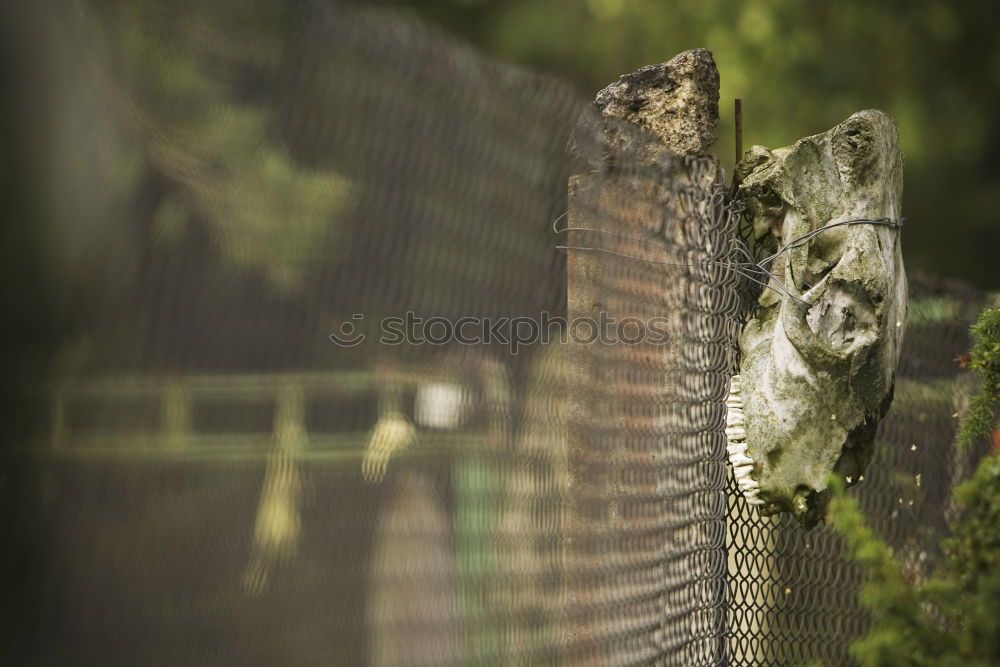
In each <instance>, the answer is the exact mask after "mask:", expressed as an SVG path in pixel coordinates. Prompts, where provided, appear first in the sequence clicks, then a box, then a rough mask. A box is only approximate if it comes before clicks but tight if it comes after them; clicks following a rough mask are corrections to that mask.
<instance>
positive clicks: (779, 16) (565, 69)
mask: <svg viewBox="0 0 1000 667" xmlns="http://www.w3.org/2000/svg"><path fill="white" fill-rule="evenodd" d="M391 4H393V5H394V6H396V7H399V8H400V9H402V10H404V11H407V12H410V13H412V14H414V15H417V16H420V17H421V18H424V19H426V20H428V21H432V22H434V23H436V24H438V25H440V26H442V27H443V28H444V29H446V30H448V31H449V32H451V33H452V34H454V35H456V36H458V37H459V38H461V39H464V40H467V41H469V42H471V43H472V44H474V45H475V46H476V47H477V48H480V49H483V50H484V51H486V52H488V53H492V54H495V55H497V56H499V57H501V58H504V59H508V60H511V61H513V62H517V63H522V64H525V65H527V66H530V67H532V68H533V69H536V70H540V71H545V72H551V73H553V74H556V75H558V76H560V77H563V78H565V79H567V80H569V81H572V82H573V83H574V84H575V85H576V87H577V89H578V90H580V91H581V94H583V95H587V96H591V95H592V94H594V93H596V91H598V90H600V89H601V88H603V87H604V86H606V85H607V84H609V83H611V82H613V81H615V80H616V79H617V77H618V76H619V75H621V74H625V73H628V72H632V71H634V70H636V69H638V68H639V67H642V66H644V65H648V64H650V63H656V62H662V61H664V60H667V59H669V58H671V57H673V55H674V54H676V53H678V52H679V51H682V50H684V49H692V48H697V47H704V48H707V49H709V50H711V51H712V53H713V54H714V55H715V60H716V63H717V64H718V66H719V72H720V74H721V78H722V87H721V93H720V104H719V106H720V115H721V122H720V125H719V132H718V136H719V140H718V142H717V143H716V145H715V153H716V154H717V155H718V156H719V157H720V158H721V159H722V162H723V165H724V166H726V167H727V169H728V168H730V167H731V165H732V162H733V149H732V148H731V146H732V145H733V140H732V136H733V135H732V132H733V122H732V108H733V99H734V98H737V97H738V98H742V99H743V109H744V111H743V115H744V148H748V147H749V145H751V144H759V145H762V146H767V147H769V148H776V147H779V146H787V145H789V144H791V143H793V142H794V141H796V140H797V139H799V138H800V137H803V136H807V135H810V134H816V133H818V132H823V131H825V130H827V129H828V128H830V127H832V126H834V125H836V124H837V123H839V122H840V121H841V120H843V119H845V118H846V117H847V116H849V115H850V114H852V113H854V112H855V111H858V110H860V109H867V108H878V109H882V110H884V111H886V112H888V113H889V115H891V116H892V117H893V118H895V119H896V122H897V123H898V124H899V134H900V140H901V142H902V146H903V152H904V155H905V159H906V183H905V187H904V196H905V214H906V219H907V221H908V223H909V227H908V228H907V231H906V240H905V243H904V253H905V255H906V257H905V259H906V264H907V267H909V268H912V269H916V270H926V271H930V272H933V273H937V274H939V275H948V276H953V277H958V278H963V279H966V280H969V281H971V282H973V283H975V284H977V285H979V286H981V287H984V288H993V289H995V288H997V287H998V286H1000V276H998V273H997V271H996V270H995V266H994V265H995V260H996V258H997V257H998V256H1000V255H998V252H997V244H998V242H1000V188H998V185H1000V183H998V179H1000V122H998V121H1000V117H998V113H997V103H998V91H1000V44H998V43H997V41H996V39H995V38H994V26H995V25H996V23H997V20H998V18H1000V17H998V12H1000V10H998V9H997V7H996V6H994V5H992V4H990V3H986V2H976V1H964V2H952V3H941V2H935V1H933V0H928V1H919V0H918V1H917V2H884V3H878V4H873V3H870V2H863V1H862V0H848V1H846V2H824V1H822V0H810V1H809V2H793V1H791V0H788V1H784V0H766V1H765V0H750V1H748V2H741V3H732V2H724V1H721V0H707V1H705V2H701V1H698V0H678V1H672V2H655V1H652V0H585V1H581V2H564V1H563V0H499V1H490V0H481V1H479V0H452V1H446V0H442V1H431V2H428V1H426V0H422V1H412V2H407V1H405V0H401V1H400V2H395V3H391Z"/></svg>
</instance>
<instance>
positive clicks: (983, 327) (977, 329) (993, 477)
mask: <svg viewBox="0 0 1000 667" xmlns="http://www.w3.org/2000/svg"><path fill="white" fill-rule="evenodd" d="M972 332H973V338H974V341H975V343H974V347H973V350H972V354H971V355H970V356H971V362H970V364H969V365H970V367H972V368H973V369H975V370H977V371H979V372H981V373H982V374H983V375H984V376H985V377H984V380H985V382H984V387H983V391H982V393H980V395H979V396H978V397H977V399H976V402H975V404H974V406H973V410H972V411H970V413H969V415H968V416H967V417H966V419H965V421H964V422H963V424H962V433H963V436H964V437H965V438H966V441H968V440H971V439H972V438H974V437H977V435H981V434H982V433H983V432H988V431H989V430H990V429H991V428H992V425H993V421H992V419H993V414H994V410H995V408H996V406H997V404H998V403H1000V363H998V362H1000V309H996V308H994V309H991V310H987V311H985V312H984V313H983V314H982V316H981V317H980V319H979V321H978V322H977V323H976V325H975V326H974V327H973V329H972ZM984 429H985V431H984ZM830 487H831V491H832V499H831V501H830V511H829V516H830V520H831V522H832V524H833V526H834V528H835V529H836V530H837V531H838V532H839V533H840V534H841V535H842V536H843V537H844V539H845V541H846V543H847V546H848V549H849V552H850V554H851V556H852V557H853V558H854V559H855V560H856V561H857V562H858V563H859V564H860V565H861V566H862V568H863V569H864V570H865V572H866V573H867V574H868V580H867V582H866V584H865V585H864V587H863V589H862V592H861V601H862V603H863V604H864V605H865V606H866V607H868V609H869V610H870V611H871V612H872V616H873V619H874V622H873V625H872V628H871V631H870V632H869V633H868V635H867V636H865V637H863V638H862V639H861V640H860V641H858V642H857V643H856V644H855V645H854V646H853V648H852V650H853V652H854V653H855V655H856V656H857V657H858V659H859V660H860V662H861V664H863V665H865V666H866V667H900V666H903V667H905V666H908V665H913V666H928V667H929V666H934V667H937V666H949V665H955V666H956V667H958V666H959V665H961V666H964V667H976V666H983V667H986V666H987V665H997V664H1000V453H998V452H994V453H993V454H992V455H990V456H987V457H986V458H985V459H984V460H983V461H982V462H981V463H980V465H979V467H978V469H977V470H976V473H975V474H974V475H973V477H972V479H970V480H969V481H968V482H965V483H964V484H962V485H960V486H959V487H958V488H956V489H955V500H956V501H957V502H958V504H959V505H960V506H961V507H962V514H961V515H960V517H959V518H958V519H957V520H956V521H955V522H954V523H953V524H952V525H951V535H952V536H951V537H950V538H949V539H948V540H947V541H946V542H945V544H944V550H945V554H946V555H947V561H946V563H945V564H944V565H942V566H941V568H939V570H938V571H937V572H935V573H934V575H933V576H931V577H930V578H928V579H927V580H926V581H919V580H918V581H916V582H911V581H907V579H906V577H905V576H904V572H903V570H902V568H901V567H900V565H899V563H898V561H897V559H896V557H895V555H894V554H893V552H892V549H891V548H890V547H889V546H888V545H887V544H885V542H883V541H882V540H881V539H879V538H878V537H877V536H876V535H875V534H874V532H873V531H872V530H871V529H870V528H869V527H868V526H867V525H866V524H865V521H864V517H863V516H862V514H861V511H860V509H859V507H858V502H857V500H855V499H854V498H851V497H849V496H847V495H846V493H845V491H844V487H843V484H842V483H841V482H840V480H839V479H837V478H834V479H831V481H830Z"/></svg>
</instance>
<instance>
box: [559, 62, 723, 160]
mask: <svg viewBox="0 0 1000 667" xmlns="http://www.w3.org/2000/svg"><path fill="white" fill-rule="evenodd" d="M718 122H719V71H718V69H717V68H716V66H715V60H714V58H713V57H712V52H711V51H709V50H708V49H692V50H690V51H684V52H682V53H679V54H677V55H676V56H674V57H673V58H671V59H670V60H668V61H667V62H665V63H659V64H657V65H648V66H646V67H643V68H642V69H639V70H637V71H635V72H632V73H631V74H625V75H623V76H621V77H620V78H619V79H618V81H616V82H615V83H613V84H611V85H609V86H608V87H606V88H604V90H602V91H600V92H599V93H598V94H597V97H596V99H595V101H594V105H593V108H592V109H591V111H590V113H589V114H585V115H584V117H583V118H582V119H581V121H580V125H579V126H578V127H577V130H576V132H575V134H574V138H573V141H572V142H571V146H570V152H571V153H574V154H576V155H577V156H582V157H586V158H589V159H590V160H591V161H595V160H596V159H597V158H598V157H599V155H600V156H603V159H604V160H605V161H607V160H609V159H610V160H611V161H612V162H615V161H620V162H624V163H627V164H629V165H635V164H643V163H645V164H650V163H656V162H658V161H659V155H661V154H662V153H664V152H667V153H670V154H671V155H674V156H684V155H704V154H706V152H707V151H708V148H709V147H710V146H711V145H712V144H713V143H714V142H715V128H716V125H718ZM609 156H619V157H618V159H617V160H616V159H615V158H614V157H611V158H609Z"/></svg>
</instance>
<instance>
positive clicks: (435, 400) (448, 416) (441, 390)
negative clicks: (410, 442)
mask: <svg viewBox="0 0 1000 667" xmlns="http://www.w3.org/2000/svg"><path fill="white" fill-rule="evenodd" d="M467 408H468V398H467V396H466V393H465V392H464V391H463V390H462V385H459V384H455V383H453V382H431V383H428V384H422V385H420V386H419V387H417V396H416V401H415V406H414V415H415V417H416V422H417V424H419V425H420V426H426V427H428V428H440V429H454V428H458V427H459V426H460V425H461V423H462V418H463V417H464V416H465V412H466V410H467Z"/></svg>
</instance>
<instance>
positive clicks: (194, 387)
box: [46, 369, 485, 461]
mask: <svg viewBox="0 0 1000 667" xmlns="http://www.w3.org/2000/svg"><path fill="white" fill-rule="evenodd" d="M427 379H428V376H427V372H426V370H424V369H420V370H414V369H395V370H393V371H392V372H390V373H380V374H378V375H376V374H375V373H373V372H370V371H365V370H352V371H339V372H324V373H274V374H261V373H255V374H230V375H219V374H211V375H210V374H204V375H170V376H167V375H107V376H97V377H86V378H76V379H72V380H66V381H63V382H61V383H60V384H58V385H57V386H56V387H55V388H54V389H53V390H52V392H51V414H50V420H49V421H50V426H49V437H48V442H47V443H46V445H47V447H46V449H47V451H48V452H50V453H52V454H55V455H64V456H85V457H130V456H136V457H154V458H171V457H181V458H226V457H237V458H244V457H250V458H258V457H260V458H263V457H266V455H267V453H268V451H269V450H270V448H271V447H272V446H273V444H274V442H275V439H276V437H277V434H278V433H279V431H281V430H286V429H287V430H286V432H293V433H297V434H301V435H300V436H297V437H301V438H302V440H303V443H302V446H301V447H297V448H296V458H302V459H320V460H327V461H338V460H349V461H357V460H359V459H360V457H362V456H363V455H364V448H365V445H366V443H367V440H368V437H369V433H370V429H371V426H372V425H373V424H374V417H375V416H376V415H377V410H376V409H375V406H376V405H377V404H378V401H379V399H380V396H379V394H380V392H379V388H380V386H384V385H391V386H393V387H394V388H396V389H402V390H406V389H408V388H411V387H413V386H415V385H417V384H418V383H419V382H422V381H423V382H426V381H427ZM366 397H368V398H370V399H371V405H372V411H371V412H372V416H373V419H372V421H371V423H359V420H358V419H356V418H355V419H345V420H343V421H345V422H350V428H344V429H336V430H333V429H315V428H314V429H309V428H307V422H308V420H307V416H308V415H309V414H310V410H312V409H317V405H316V404H317V403H318V402H320V401H323V400H330V399H332V400H336V399H354V400H357V399H365V398H366ZM213 401H215V402H225V403H226V404H227V406H228V407H229V408H230V409H232V408H236V409H238V410H246V411H250V410H254V409H258V410H259V409H264V408H266V409H267V410H268V411H269V412H270V413H273V420H272V422H273V425H272V427H271V428H270V429H258V430H235V429H229V428H227V429H225V430H221V431H220V430H199V428H198V427H197V426H196V424H195V421H196V420H195V419H194V418H193V415H194V414H195V411H196V409H197V408H198V407H199V406H204V405H205V404H207V403H210V402H213ZM130 405H131V406H138V405H141V406H142V407H143V408H145V409H147V410H148V411H149V415H147V416H145V417H140V418H139V419H138V420H134V421H138V422H139V425H140V427H141V428H138V429H137V428H135V423H133V424H132V428H127V429H126V428H119V425H118V424H116V423H115V420H113V419H107V420H102V421H101V423H99V424H98V425H97V426H96V427H93V426H92V427H90V428H85V429H81V428H78V427H75V426H74V423H73V422H74V420H73V419H72V418H71V415H73V414H77V413H79V412H80V411H81V408H85V407H86V406H97V407H98V408H102V409H103V408H111V409H115V410H118V411H119V412H121V411H127V410H128V409H129V406H130ZM319 407H323V406H319ZM345 409H349V408H345ZM157 411H158V414H156V412H157ZM292 422H294V423H292ZM236 428H237V429H239V428H240V427H239V426H238V425H237V426H236ZM483 437H485V434H484V433H481V432H479V431H471V432H470V431H469V430H466V429H456V430H453V431H431V432H426V433H423V434H422V436H421V446H420V447H419V448H411V449H410V450H408V451H406V452H403V455H405V456H414V455H419V456H425V455H427V454H432V453H435V452H441V451H443V450H444V449H450V448H452V447H453V446H454V445H455V444H456V443H458V442H461V443H464V444H465V445H466V446H468V445H469V444H470V439H473V440H478V439H479V438H483Z"/></svg>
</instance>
